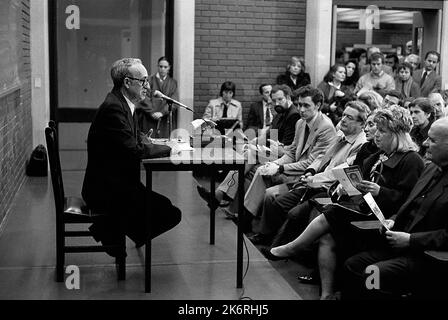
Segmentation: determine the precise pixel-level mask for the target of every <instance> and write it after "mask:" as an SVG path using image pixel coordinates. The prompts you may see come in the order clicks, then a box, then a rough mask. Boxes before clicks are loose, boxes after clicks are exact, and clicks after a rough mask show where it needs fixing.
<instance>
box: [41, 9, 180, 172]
mask: <svg viewBox="0 0 448 320" xmlns="http://www.w3.org/2000/svg"><path fill="white" fill-rule="evenodd" d="M49 10H50V14H49V17H50V23H49V25H50V30H49V33H50V49H51V50H50V51H51V53H50V88H51V89H50V118H51V119H52V120H55V121H56V123H57V124H58V130H59V146H60V153H61V164H62V167H63V170H84V169H85V167H86V164H87V151H86V149H87V144H86V140H87V133H88V129H89V127H90V122H91V121H92V119H93V117H94V115H95V112H96V109H97V108H98V107H99V105H100V104H101V103H102V101H103V100H104V98H105V96H106V95H107V93H108V92H110V91H111V89H112V87H113V84H112V80H111V77H110V66H111V64H112V63H113V62H114V61H116V60H117V59H120V58H122V57H137V58H140V59H141V60H142V62H143V64H144V65H145V66H146V67H147V69H148V72H149V73H151V71H153V70H154V71H155V70H156V69H155V66H156V63H157V59H158V58H159V57H161V56H163V55H165V56H167V57H168V58H170V59H172V56H173V41H172V39H173V34H172V30H173V26H172V23H173V19H172V18H173V0H160V1H145V0H97V1H89V0H77V1H72V0H50V1H49Z"/></svg>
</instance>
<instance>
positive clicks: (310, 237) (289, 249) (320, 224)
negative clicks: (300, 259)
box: [271, 214, 330, 257]
mask: <svg viewBox="0 0 448 320" xmlns="http://www.w3.org/2000/svg"><path fill="white" fill-rule="evenodd" d="M329 230H330V225H329V224H328V222H327V219H326V218H325V215H323V214H321V215H319V216H317V217H316V218H315V219H314V220H313V221H311V222H310V224H309V225H308V226H307V227H306V229H305V230H304V231H303V232H302V233H301V234H300V236H298V237H297V238H296V239H294V240H293V241H291V242H289V243H287V244H285V245H282V246H278V247H274V248H272V249H271V253H272V254H273V255H275V256H277V257H290V256H293V255H295V254H296V253H297V251H299V250H300V249H303V248H306V247H308V246H309V245H311V244H312V243H313V242H314V241H315V240H317V239H319V238H320V237H321V236H323V235H324V234H326V233H327V232H328V231H329Z"/></svg>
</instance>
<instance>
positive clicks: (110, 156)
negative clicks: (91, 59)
mask: <svg viewBox="0 0 448 320" xmlns="http://www.w3.org/2000/svg"><path fill="white" fill-rule="evenodd" d="M111 77H112V80H113V84H114V87H113V89H112V91H111V92H110V93H109V94H108V95H107V97H106V99H105V100H104V102H103V103H102V104H101V106H100V107H99V109H98V111H97V113H96V115H95V118H94V119H93V122H92V124H91V126H90V129H89V134H88V137H87V157H88V161H87V168H86V172H85V176H84V183H83V187H82V196H83V198H84V200H85V202H86V203H87V205H88V206H89V208H91V209H92V211H93V212H95V213H98V214H101V215H103V216H101V217H99V218H98V219H97V220H96V221H94V223H93V224H92V226H91V227H90V230H91V231H92V233H93V236H94V238H95V239H96V240H97V241H101V242H102V243H103V244H105V245H108V244H114V243H117V241H118V238H119V236H120V235H121V234H126V235H127V236H129V238H131V239H132V240H133V241H134V242H135V244H136V246H137V247H140V246H142V245H143V244H145V242H146V240H147V239H148V237H156V236H157V235H159V234H161V233H163V232H165V231H167V230H169V229H171V228H173V227H174V226H175V225H177V224H178V223H179V222H180V219H181V212H180V210H179V209H178V208H176V207H175V206H173V205H172V204H171V202H170V200H169V199H168V198H166V197H164V196H162V195H160V194H157V193H155V192H152V193H151V194H148V193H147V191H146V189H145V186H144V185H143V184H142V183H141V182H140V160H141V159H144V158H155V157H162V156H169V155H170V152H172V151H173V152H176V149H177V147H176V146H175V145H173V149H171V148H170V147H168V146H161V145H154V144H152V143H151V142H150V141H149V140H148V139H146V140H145V138H146V137H145V136H144V135H141V134H140V132H139V131H138V120H137V115H136V112H135V106H136V104H137V103H139V102H140V101H142V100H143V99H144V98H145V96H146V93H147V91H148V90H149V85H148V72H147V70H146V68H145V67H144V66H143V65H142V63H141V61H140V59H133V58H124V59H120V60H118V61H116V62H114V63H113V65H112V69H111ZM162 211H163V212H162ZM149 214H151V219H150V220H151V222H150V223H151V225H148V223H147V220H148V219H147V216H148V215H149ZM108 253H109V254H110V255H112V256H120V255H124V256H126V252H116V251H114V252H112V251H109V252H108Z"/></svg>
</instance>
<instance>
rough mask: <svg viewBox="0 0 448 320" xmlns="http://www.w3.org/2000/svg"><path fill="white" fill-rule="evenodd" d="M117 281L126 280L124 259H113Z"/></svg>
mask: <svg viewBox="0 0 448 320" xmlns="http://www.w3.org/2000/svg"><path fill="white" fill-rule="evenodd" d="M115 264H116V266H117V274H118V280H119V281H120V280H126V257H117V258H115Z"/></svg>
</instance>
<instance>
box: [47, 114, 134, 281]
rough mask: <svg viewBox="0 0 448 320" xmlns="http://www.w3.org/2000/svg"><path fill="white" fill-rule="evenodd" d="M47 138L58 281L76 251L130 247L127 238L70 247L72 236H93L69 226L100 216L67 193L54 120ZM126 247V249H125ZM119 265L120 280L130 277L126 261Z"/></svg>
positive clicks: (120, 258)
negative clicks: (67, 259) (68, 257)
mask: <svg viewBox="0 0 448 320" xmlns="http://www.w3.org/2000/svg"><path fill="white" fill-rule="evenodd" d="M45 138H46V141H47V149H48V159H49V162H50V173H51V182H52V185H53V193H54V202H55V207H56V281H57V282H62V281H63V280H64V262H65V254H66V253H72V252H105V251H106V250H110V249H112V250H114V249H118V250H123V249H125V247H126V237H125V235H123V237H122V238H121V239H120V243H119V244H117V245H114V246H103V245H73V246H72V245H66V243H65V240H66V238H70V237H91V236H92V234H91V232H90V231H89V230H85V229H82V230H70V231H68V230H66V229H65V226H66V225H67V224H72V225H79V224H88V223H93V219H94V218H95V217H98V216H99V215H96V214H95V213H93V212H92V211H91V210H90V209H89V208H87V206H86V204H85V202H84V201H83V200H82V199H81V198H79V197H66V196H65V194H64V184H63V180H62V170H61V161H60V158H59V147H58V139H57V133H56V125H55V123H54V121H50V122H49V123H48V127H47V128H45ZM123 247H124V248H123ZM115 263H116V266H117V273H118V280H125V278H126V258H125V257H118V258H115Z"/></svg>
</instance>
